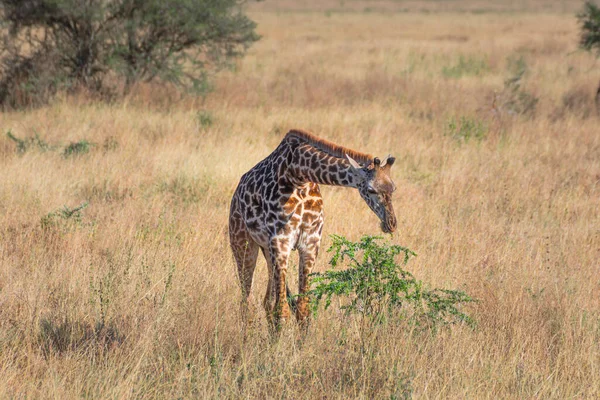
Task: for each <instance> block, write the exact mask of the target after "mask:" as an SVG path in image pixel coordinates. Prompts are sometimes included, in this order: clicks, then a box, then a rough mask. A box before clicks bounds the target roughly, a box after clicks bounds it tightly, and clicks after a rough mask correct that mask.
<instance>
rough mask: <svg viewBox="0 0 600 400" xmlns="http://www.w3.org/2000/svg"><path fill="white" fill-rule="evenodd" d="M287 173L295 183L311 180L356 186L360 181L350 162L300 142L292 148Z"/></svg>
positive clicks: (299, 183) (335, 184)
mask: <svg viewBox="0 0 600 400" xmlns="http://www.w3.org/2000/svg"><path fill="white" fill-rule="evenodd" d="M293 153H294V155H293V158H292V160H293V162H292V164H291V165H290V166H289V168H288V175H290V178H291V180H292V181H294V182H295V183H296V184H297V185H302V184H304V183H308V182H313V183H319V184H323V185H334V186H346V187H357V185H358V184H359V183H360V181H359V180H358V178H357V177H356V174H355V173H354V172H353V167H352V166H351V165H350V162H349V161H348V160H347V159H346V158H345V157H344V158H341V157H337V156H334V155H331V154H328V153H327V152H326V151H323V150H321V149H319V148H317V147H315V146H313V145H311V144H308V143H301V144H300V145H298V146H297V147H296V148H295V149H294V150H293Z"/></svg>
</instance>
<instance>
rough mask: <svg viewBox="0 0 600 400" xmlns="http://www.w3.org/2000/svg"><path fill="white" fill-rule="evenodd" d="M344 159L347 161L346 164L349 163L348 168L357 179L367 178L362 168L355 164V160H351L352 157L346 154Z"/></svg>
mask: <svg viewBox="0 0 600 400" xmlns="http://www.w3.org/2000/svg"><path fill="white" fill-rule="evenodd" d="M346 158H347V159H348V162H349V163H350V166H351V167H352V171H353V172H354V173H355V174H356V175H358V177H359V179H365V178H366V177H367V173H366V172H365V170H364V169H363V167H361V166H360V164H359V163H357V162H356V160H355V159H353V158H352V157H350V156H349V155H348V154H346Z"/></svg>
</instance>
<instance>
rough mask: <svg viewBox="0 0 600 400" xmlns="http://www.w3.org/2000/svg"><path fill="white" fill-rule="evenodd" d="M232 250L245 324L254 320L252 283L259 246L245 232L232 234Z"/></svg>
mask: <svg viewBox="0 0 600 400" xmlns="http://www.w3.org/2000/svg"><path fill="white" fill-rule="evenodd" d="M230 241H231V250H232V251H233V256H234V258H235V261H236V264H237V272H238V279H239V281H240V288H241V290H242V301H241V313H242V320H243V322H244V323H247V322H249V321H250V320H251V319H252V315H251V314H253V313H252V312H251V311H250V307H251V292H252V281H253V279H254V269H255V268H256V259H257V257H258V248H259V246H258V244H257V243H256V242H255V241H254V240H252V238H251V237H250V236H249V235H248V234H247V233H246V232H245V231H243V230H240V231H239V232H235V233H231V234H230Z"/></svg>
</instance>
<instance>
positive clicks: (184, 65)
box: [0, 0, 259, 106]
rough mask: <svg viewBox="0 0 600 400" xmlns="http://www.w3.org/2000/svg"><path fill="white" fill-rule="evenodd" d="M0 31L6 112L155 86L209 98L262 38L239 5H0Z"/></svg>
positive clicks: (0, 94)
mask: <svg viewBox="0 0 600 400" xmlns="http://www.w3.org/2000/svg"><path fill="white" fill-rule="evenodd" d="M0 26H2V28H3V29H0V42H2V43H3V44H4V47H3V50H4V51H2V52H1V53H0V74H1V76H0V105H9V106H27V105H31V104H33V105H36V104H39V103H43V102H44V101H46V100H47V99H48V98H49V97H50V96H51V95H52V94H54V93H55V92H56V91H58V90H62V89H68V88H71V87H84V88H85V89H87V90H88V91H91V92H93V93H100V94H106V93H107V91H108V92H110V91H114V90H115V89H117V88H121V90H122V92H123V93H126V92H127V91H128V90H129V88H130V87H131V86H132V85H133V84H135V83H137V82H149V81H157V82H160V83H171V84H174V85H176V86H178V87H182V88H185V89H187V90H192V91H195V92H203V91H205V90H206V89H207V88H209V86H207V84H206V82H207V78H208V76H209V75H210V74H211V73H212V72H214V71H217V70H219V69H221V68H223V67H226V66H228V65H231V60H232V59H234V58H236V57H238V56H241V55H243V54H244V53H245V51H246V49H247V48H248V47H249V46H250V45H251V44H252V43H254V42H255V41H256V40H258V39H259V37H258V35H257V34H256V33H255V31H254V30H255V26H256V24H255V23H254V22H252V21H251V20H250V19H249V18H248V17H246V16H245V15H244V14H243V13H242V9H241V5H240V4H239V2H238V1H237V0H219V1H217V0H144V1H141V0H111V1H104V0H0ZM115 78H116V79H115ZM109 82H110V83H109ZM111 85H112V86H111Z"/></svg>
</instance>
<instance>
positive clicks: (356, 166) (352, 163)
mask: <svg viewBox="0 0 600 400" xmlns="http://www.w3.org/2000/svg"><path fill="white" fill-rule="evenodd" d="M346 158H347V159H348V162H349V163H350V165H351V166H352V168H354V169H361V166H360V164H359V163H357V162H356V160H355V159H354V158H352V157H350V156H349V155H348V154H346Z"/></svg>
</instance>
